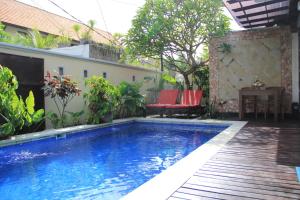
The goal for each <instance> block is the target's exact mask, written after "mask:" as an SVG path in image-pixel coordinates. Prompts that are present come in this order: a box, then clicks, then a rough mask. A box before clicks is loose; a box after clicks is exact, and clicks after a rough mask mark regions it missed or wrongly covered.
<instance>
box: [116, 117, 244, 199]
mask: <svg viewBox="0 0 300 200" xmlns="http://www.w3.org/2000/svg"><path fill="white" fill-rule="evenodd" d="M139 121H143V120H139ZM147 121H150V120H147ZM151 121H159V122H162V121H165V122H168V123H170V122H174V123H178V122H180V123H189V124H190V123H194V124H200V123H209V124H210V123H212V124H216V123H217V124H218V123H219V124H230V126H229V127H228V128H227V129H225V130H224V131H222V132H221V133H219V134H218V135H217V136H215V137H214V138H212V139H211V140H209V141H208V142H207V143H205V144H204V145H202V146H200V147H199V148H197V149H196V150H194V151H193V152H192V153H190V154H189V155H188V156H186V157H184V158H183V159H181V160H179V161H177V162H176V163H175V164H174V165H172V166H170V167H168V169H167V170H165V171H163V172H162V173H160V174H158V175H157V176H155V177H154V178H152V179H150V180H149V181H147V182H146V183H144V184H143V185H141V186H140V187H138V188H136V189H135V190H133V191H132V192H130V193H129V194H127V195H126V196H124V197H123V198H121V199H122V200H141V199H143V200H165V199H168V198H169V197H170V196H171V195H172V194H173V193H174V192H175V191H176V190H177V189H178V188H179V187H181V186H182V185H183V184H184V183H185V182H186V181H187V180H188V179H189V178H190V177H192V176H193V175H194V173H195V172H196V171H197V170H198V169H200V168H201V166H202V165H204V164H205V163H206V162H207V161H208V160H210V159H211V158H212V157H213V156H214V155H215V154H216V153H217V152H218V151H219V150H220V149H221V148H222V147H224V146H225V145H226V143H227V142H228V141H229V140H231V139H232V138H233V137H234V136H235V135H236V134H237V133H238V132H239V130H240V129H242V128H243V127H244V126H245V125H246V124H247V122H244V121H218V120H184V121H183V120H177V119H163V120H162V119H151Z"/></svg>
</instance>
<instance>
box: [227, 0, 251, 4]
mask: <svg viewBox="0 0 300 200" xmlns="http://www.w3.org/2000/svg"><path fill="white" fill-rule="evenodd" d="M243 1H252V0H228V1H227V3H229V4H234V3H239V2H243Z"/></svg>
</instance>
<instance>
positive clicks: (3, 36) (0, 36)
mask: <svg viewBox="0 0 300 200" xmlns="http://www.w3.org/2000/svg"><path fill="white" fill-rule="evenodd" d="M10 41H11V35H10V34H9V33H7V32H6V31H5V25H4V24H2V23H1V22H0V42H7V43H9V42H10Z"/></svg>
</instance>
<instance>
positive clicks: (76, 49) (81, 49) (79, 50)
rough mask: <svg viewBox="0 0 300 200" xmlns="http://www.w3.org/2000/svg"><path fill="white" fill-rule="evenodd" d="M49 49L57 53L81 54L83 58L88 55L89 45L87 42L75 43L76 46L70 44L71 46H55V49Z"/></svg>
mask: <svg viewBox="0 0 300 200" xmlns="http://www.w3.org/2000/svg"><path fill="white" fill-rule="evenodd" d="M50 51H52V52H57V53H64V54H68V55H73V56H81V57H84V58H89V57H90V45H89V44H83V45H76V46H72V47H62V48H55V49H50Z"/></svg>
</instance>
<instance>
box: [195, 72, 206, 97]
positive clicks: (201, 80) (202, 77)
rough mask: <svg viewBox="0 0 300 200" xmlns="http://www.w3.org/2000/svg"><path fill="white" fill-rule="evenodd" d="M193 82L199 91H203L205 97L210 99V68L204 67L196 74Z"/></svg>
mask: <svg viewBox="0 0 300 200" xmlns="http://www.w3.org/2000/svg"><path fill="white" fill-rule="evenodd" d="M193 80H194V82H195V84H196V85H197V86H198V88H199V89H201V90H203V94H204V95H203V96H204V97H207V98H208V97H209V67H208V66H206V67H202V68H200V69H198V70H197V71H195V72H194V76H193Z"/></svg>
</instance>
